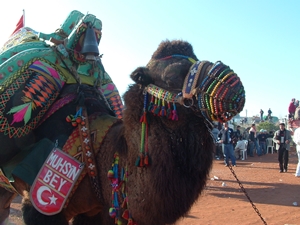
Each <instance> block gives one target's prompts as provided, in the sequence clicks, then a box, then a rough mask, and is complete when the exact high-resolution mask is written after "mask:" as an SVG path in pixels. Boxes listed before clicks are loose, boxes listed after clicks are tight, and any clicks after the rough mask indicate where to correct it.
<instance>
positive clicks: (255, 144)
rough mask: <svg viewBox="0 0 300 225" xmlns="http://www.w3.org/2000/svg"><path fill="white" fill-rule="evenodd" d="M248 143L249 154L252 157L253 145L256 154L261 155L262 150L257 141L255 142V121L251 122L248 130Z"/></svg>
mask: <svg viewBox="0 0 300 225" xmlns="http://www.w3.org/2000/svg"><path fill="white" fill-rule="evenodd" d="M249 140H250V142H249V145H250V156H251V157H253V156H254V155H253V153H254V147H255V148H256V154H257V155H258V156H261V155H262V150H261V148H260V147H259V145H258V142H257V136H256V125H255V123H253V124H252V125H251V128H250V130H249Z"/></svg>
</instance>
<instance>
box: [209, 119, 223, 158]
mask: <svg viewBox="0 0 300 225" xmlns="http://www.w3.org/2000/svg"><path fill="white" fill-rule="evenodd" d="M211 133H212V135H213V138H214V143H215V147H216V151H215V157H216V159H217V160H219V159H220V154H221V150H220V145H219V144H218V139H219V134H220V131H219V129H218V125H214V128H213V129H212V130H211Z"/></svg>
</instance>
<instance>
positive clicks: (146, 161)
mask: <svg viewBox="0 0 300 225" xmlns="http://www.w3.org/2000/svg"><path fill="white" fill-rule="evenodd" d="M144 163H145V166H149V156H148V154H146V155H145V158H144Z"/></svg>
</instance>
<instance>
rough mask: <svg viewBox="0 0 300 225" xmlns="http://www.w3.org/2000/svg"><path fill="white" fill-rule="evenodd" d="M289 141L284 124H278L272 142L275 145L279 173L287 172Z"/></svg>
mask: <svg viewBox="0 0 300 225" xmlns="http://www.w3.org/2000/svg"><path fill="white" fill-rule="evenodd" d="M291 140H292V137H291V132H290V131H289V130H286V129H285V124H284V123H280V124H279V130H277V131H276V132H275V134H274V137H273V141H274V142H275V143H276V150H277V151H278V162H279V169H280V170H279V172H280V173H282V172H287V167H288V162H289V150H290V142H291Z"/></svg>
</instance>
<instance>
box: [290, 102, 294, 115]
mask: <svg viewBox="0 0 300 225" xmlns="http://www.w3.org/2000/svg"><path fill="white" fill-rule="evenodd" d="M295 111H296V106H295V105H294V102H290V105H289V113H293V114H294V113H295Z"/></svg>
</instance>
